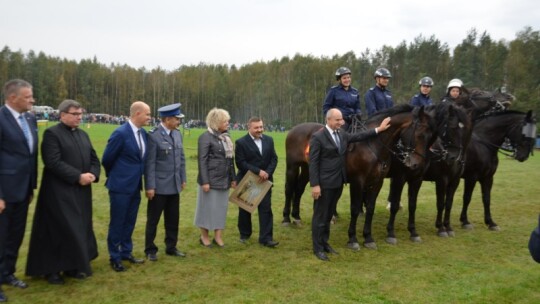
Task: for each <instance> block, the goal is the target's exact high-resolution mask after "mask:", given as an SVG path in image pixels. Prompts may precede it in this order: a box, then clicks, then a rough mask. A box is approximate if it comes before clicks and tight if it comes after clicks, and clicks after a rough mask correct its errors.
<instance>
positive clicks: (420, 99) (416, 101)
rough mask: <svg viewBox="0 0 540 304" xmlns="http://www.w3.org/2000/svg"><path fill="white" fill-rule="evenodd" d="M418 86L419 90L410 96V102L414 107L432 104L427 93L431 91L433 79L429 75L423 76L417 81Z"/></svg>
mask: <svg viewBox="0 0 540 304" xmlns="http://www.w3.org/2000/svg"><path fill="white" fill-rule="evenodd" d="M418 85H419V86H420V92H419V93H418V94H416V95H414V96H413V98H411V101H410V104H411V105H412V106H415V107H419V106H429V105H431V104H433V101H432V100H431V97H430V96H429V93H431V88H432V87H433V79H431V77H428V76H426V77H423V78H422V79H420V81H418Z"/></svg>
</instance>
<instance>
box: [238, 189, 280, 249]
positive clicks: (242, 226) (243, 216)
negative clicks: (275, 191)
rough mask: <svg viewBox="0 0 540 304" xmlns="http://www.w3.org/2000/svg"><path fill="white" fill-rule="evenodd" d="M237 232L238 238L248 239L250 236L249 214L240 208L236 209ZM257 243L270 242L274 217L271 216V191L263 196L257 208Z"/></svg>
mask: <svg viewBox="0 0 540 304" xmlns="http://www.w3.org/2000/svg"><path fill="white" fill-rule="evenodd" d="M238 210H239V211H238V230H239V231H240V238H243V239H248V238H249V237H250V236H251V234H252V225H251V213H249V212H247V211H246V210H244V209H242V208H238ZM257 211H258V212H259V243H261V244H265V243H267V242H269V241H272V240H273V239H274V238H273V226H274V215H273V214H272V189H270V190H268V193H266V195H265V196H264V198H263V199H262V201H261V203H260V204H259V206H257Z"/></svg>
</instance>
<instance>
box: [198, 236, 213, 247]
mask: <svg viewBox="0 0 540 304" xmlns="http://www.w3.org/2000/svg"><path fill="white" fill-rule="evenodd" d="M199 243H200V244H201V245H202V246H204V247H206V248H212V243H210V244H208V245H206V244H205V243H204V242H203V240H202V239H201V238H199Z"/></svg>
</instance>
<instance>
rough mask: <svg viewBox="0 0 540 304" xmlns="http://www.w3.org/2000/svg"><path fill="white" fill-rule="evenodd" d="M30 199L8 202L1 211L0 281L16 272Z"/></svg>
mask: <svg viewBox="0 0 540 304" xmlns="http://www.w3.org/2000/svg"><path fill="white" fill-rule="evenodd" d="M29 199H30V197H27V198H26V199H25V200H24V201H23V202H16V203H12V202H10V203H8V202H6V208H5V209H4V211H3V212H2V213H0V282H3V281H4V279H5V277H6V276H8V275H11V274H13V273H15V265H16V264H17V257H18V256H19V248H20V247H21V244H22V241H23V238H24V231H25V229H26V218H27V215H28V205H29V204H30V202H29Z"/></svg>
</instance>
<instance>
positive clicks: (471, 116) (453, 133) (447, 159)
mask: <svg viewBox="0 0 540 304" xmlns="http://www.w3.org/2000/svg"><path fill="white" fill-rule="evenodd" d="M513 99H514V97H513V96H512V95H511V94H508V93H503V92H501V91H495V92H489V91H485V90H480V89H476V88H473V89H470V90H464V94H463V95H462V96H461V97H460V98H458V99H457V100H456V101H455V103H454V105H456V106H460V107H462V110H461V111H460V110H451V109H448V110H449V111H450V112H449V114H450V116H453V118H451V119H449V120H448V123H446V124H443V126H444V127H443V130H441V128H440V125H439V128H438V130H439V134H438V135H439V139H438V142H437V144H435V145H433V146H432V147H431V149H430V153H429V154H428V155H429V158H428V160H427V162H426V163H427V164H428V165H427V166H426V168H425V169H426V170H414V171H412V170H410V169H409V168H403V167H399V166H398V167H397V168H395V166H394V168H395V169H394V170H391V172H390V174H389V177H391V183H390V194H389V197H388V201H389V202H390V205H391V207H390V218H389V221H388V225H387V231H388V236H387V239H386V241H387V242H388V243H391V244H395V243H396V242H397V240H396V238H395V232H394V221H395V216H396V213H397V212H398V210H399V206H400V200H401V193H402V190H403V187H404V185H405V182H407V183H408V184H409V222H408V230H409V232H410V239H411V240H412V241H414V242H420V241H421V238H420V236H419V235H418V233H417V231H416V227H415V212H416V202H417V197H418V192H419V191H420V186H421V184H422V181H423V180H431V181H435V182H436V191H437V220H436V224H435V225H436V227H437V229H438V234H439V235H440V236H443V237H444V236H448V235H451V236H453V235H454V232H453V229H452V228H451V226H450V211H451V208H452V203H453V197H454V193H455V191H456V189H457V186H458V185H459V179H460V174H459V173H460V172H461V171H462V170H463V165H464V153H465V150H464V148H465V147H466V146H467V145H468V143H469V140H470V135H471V132H472V124H470V122H471V121H474V120H475V119H476V117H480V116H481V115H484V114H485V113H487V112H493V111H501V110H504V109H505V108H506V107H508V106H509V105H510V104H511V102H512V101H513ZM443 104H444V103H443ZM465 109H466V110H465ZM464 111H466V113H467V114H465V112H464ZM436 112H437V113H438V114H436V115H439V116H440V115H442V114H444V113H446V112H447V111H446V110H441V109H440V108H439V109H438V110H436ZM452 113H453V115H452ZM445 115H448V114H445ZM443 117H444V116H443ZM440 120H441V119H439V123H440ZM458 126H459V128H456V127H458ZM419 169H422V168H419ZM428 169H429V171H427V170H428ZM443 214H444V222H443V219H442V217H443Z"/></svg>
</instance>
